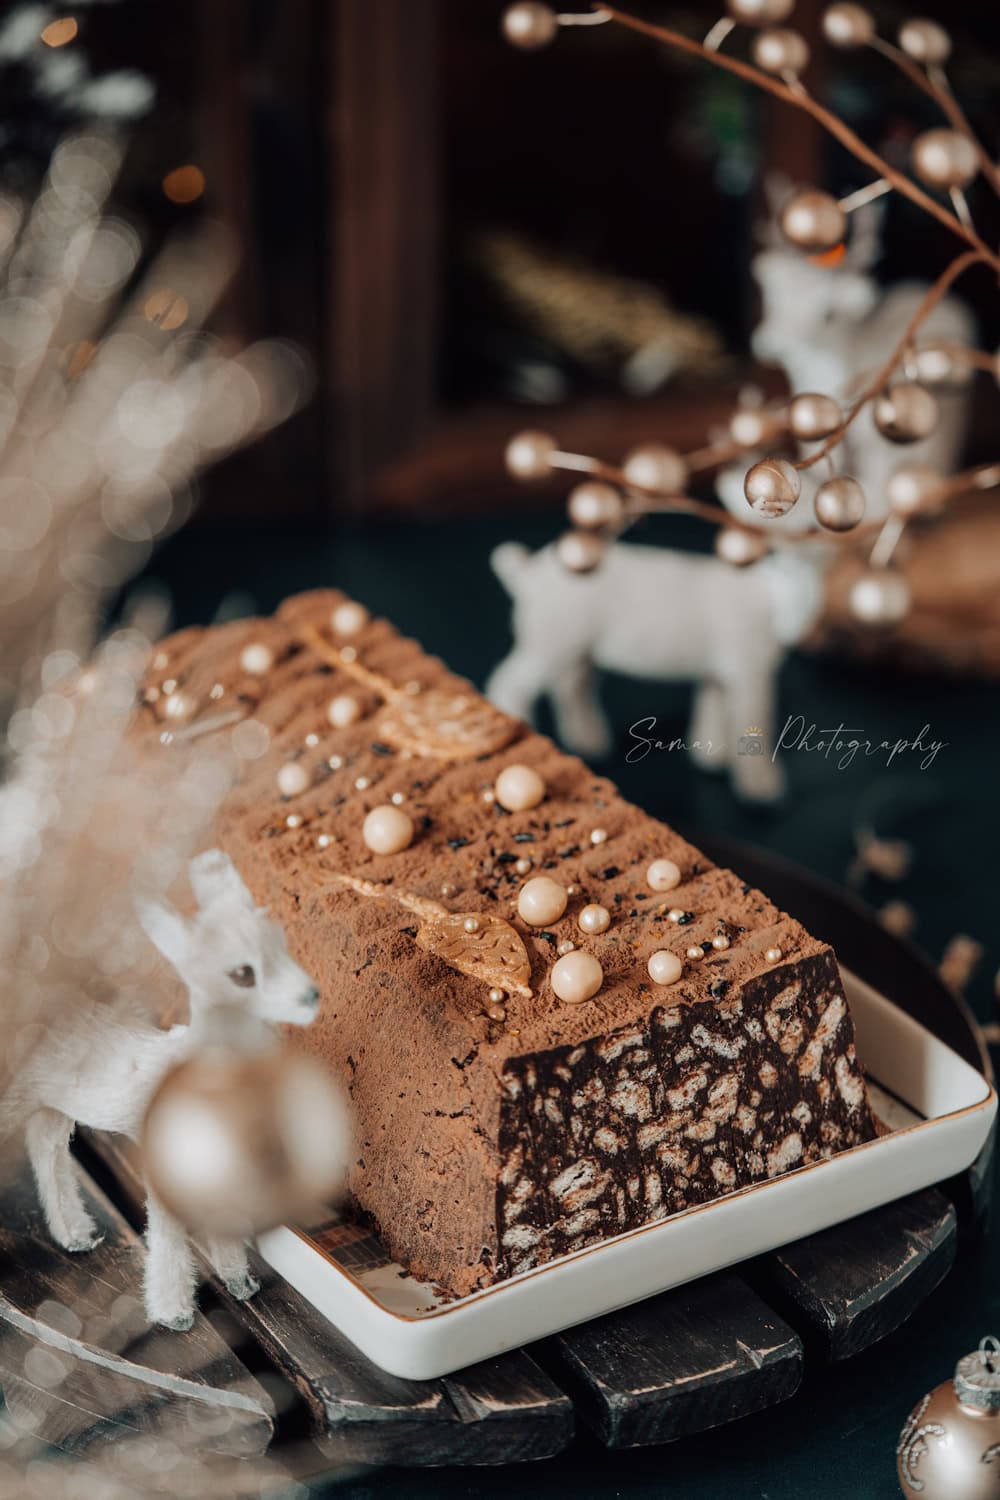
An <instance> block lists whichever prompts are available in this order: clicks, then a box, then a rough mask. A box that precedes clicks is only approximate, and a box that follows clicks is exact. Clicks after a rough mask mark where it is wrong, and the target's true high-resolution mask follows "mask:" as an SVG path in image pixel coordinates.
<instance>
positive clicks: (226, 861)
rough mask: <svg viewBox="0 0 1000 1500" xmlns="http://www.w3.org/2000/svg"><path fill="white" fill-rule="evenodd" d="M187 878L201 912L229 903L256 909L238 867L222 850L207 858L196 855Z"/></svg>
mask: <svg viewBox="0 0 1000 1500" xmlns="http://www.w3.org/2000/svg"><path fill="white" fill-rule="evenodd" d="M188 878H189V879H190V881H191V889H192V890H193V891H194V893H195V896H196V897H197V900H198V905H199V906H200V907H202V908H204V907H206V906H211V905H213V903H215V902H216V901H220V900H226V899H228V900H230V901H239V902H241V903H242V904H243V905H245V906H249V907H250V908H251V909H252V908H253V900H252V898H251V896H250V892H249V891H248V890H247V888H246V886H245V885H244V884H243V881H242V879H241V878H240V875H239V874H238V872H237V869H236V866H235V865H234V864H233V862H232V860H231V859H230V858H229V855H228V854H223V852H222V850H221V849H206V850H205V852H204V854H198V855H196V856H195V858H194V859H193V860H192V861H191V863H190V864H189V865H188Z"/></svg>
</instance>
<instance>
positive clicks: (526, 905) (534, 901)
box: [517, 875, 567, 927]
mask: <svg viewBox="0 0 1000 1500" xmlns="http://www.w3.org/2000/svg"><path fill="white" fill-rule="evenodd" d="M566 899H567V898H566V891H565V889H564V887H563V886H561V885H560V884H559V882H558V880H553V879H552V878H551V877H550V876H548V875H536V876H535V878H534V879H533V880H528V881H525V883H524V885H522V887H521V890H520V893H519V895H518V898H517V914H518V916H519V917H520V918H521V921H522V922H527V924H528V926H529V927H547V926H548V925H549V923H550V922H558V920H559V918H560V917H561V916H562V914H563V912H564V911H565V910H566Z"/></svg>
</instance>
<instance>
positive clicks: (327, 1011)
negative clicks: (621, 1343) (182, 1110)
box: [140, 590, 876, 1295]
mask: <svg viewBox="0 0 1000 1500" xmlns="http://www.w3.org/2000/svg"><path fill="white" fill-rule="evenodd" d="M178 704H180V708H178ZM141 723H142V726H143V727H142V729H141V731H140V732H143V733H145V734H146V735H147V736H148V739H149V743H150V753H154V754H155V753H166V749H165V747H164V746H163V745H162V744H161V740H162V739H163V737H164V736H166V737H169V736H170V735H171V734H176V733H181V732H182V733H185V734H190V733H200V732H204V733H206V734H216V735H228V736H231V737H232V738H233V745H234V748H235V749H236V751H237V754H238V755H240V756H241V757H242V758H241V760H240V765H241V768H242V770H241V775H240V779H239V782H238V784H237V785H236V786H235V788H234V789H233V790H232V791H231V792H230V793H229V795H228V796H227V799H226V801H225V803H224V805H223V808H222V811H221V815H220V819H219V825H218V829H217V835H218V841H219V843H220V844H221V845H222V846H223V847H224V848H226V849H227V850H228V851H229V853H231V855H232V856H233V859H234V860H235V862H236V864H237V866H238V867H239V870H240V873H241V874H242V875H243V877H244V879H245V880H246V882H247V884H248V885H249V886H250V888H251V890H252V891H253V893H254V895H255V898H256V899H257V900H258V901H260V902H262V903H265V904H267V905H268V906H269V907H270V909H271V911H272V912H273V914H274V915H275V916H276V917H277V918H278V920H280V921H281V923H282V924H283V926H284V928H285V930H286V932H287V934H288V940H289V945H290V948H291V950H292V953H293V955H294V957H295V958H296V960H297V961H298V962H300V963H301V964H303V965H304V967H305V968H306V969H307V970H308V971H309V972H310V973H311V974H312V975H313V976H314V978H315V979H316V982H317V984H318V985H319V986H320V988H321V992H322V1003H321V1010H320V1015H319V1019H318V1020H317V1021H316V1023H315V1024H314V1026H313V1027H312V1028H310V1030H309V1031H308V1032H306V1033H304V1034H300V1035H297V1036H296V1039H295V1040H296V1043H297V1044H300V1045H304V1046H307V1047H309V1048H310V1049H311V1050H313V1051H315V1052H317V1053H319V1054H320V1055H321V1056H322V1057H323V1058H324V1059H325V1060H326V1062H327V1063H328V1064H329V1066H330V1067H331V1068H333V1069H335V1070H336V1071H337V1072H338V1073H341V1074H342V1075H343V1076H344V1078H345V1079H346V1082H347V1085H348V1088H349V1090H350V1094H351V1098H352V1101H353V1107H354V1115H355V1126H356V1141H357V1155H356V1160H355V1161H354V1163H353V1165H352V1168H351V1172H350V1178H349V1185H350V1191H351V1194H352V1197H353V1201H354V1204H355V1205H356V1208H357V1211H358V1212H359V1214H361V1215H363V1216H364V1217H365V1218H366V1219H367V1220H368V1221H369V1222H371V1223H372V1224H373V1225H374V1226H375V1227H376V1228H377V1230H378V1233H379V1235H380V1236H381V1238H382V1240H383V1242H384V1244H385V1246H386V1249H387V1250H388V1252H389V1253H390V1254H391V1255H392V1256H393V1257H394V1258H395V1259H396V1260H398V1261H399V1262H401V1263H402V1264H403V1265H404V1266H406V1267H407V1268H408V1269H409V1270H410V1271H411V1272H412V1273H413V1274H415V1275H417V1276H419V1277H422V1278H424V1279H427V1280H430V1281H433V1282H435V1283H437V1284H438V1285H439V1286H440V1287H442V1288H443V1289H445V1290H446V1291H447V1292H449V1293H450V1294H452V1295H462V1294H465V1293H468V1292H470V1291H473V1290H475V1289H477V1288H480V1287H483V1286H487V1285H490V1284H491V1283H493V1282H495V1281H498V1280H500V1279H502V1278H504V1277H508V1276H511V1275H514V1274H516V1273H517V1272H520V1271H526V1270H529V1269H531V1268H532V1267H534V1266H538V1265H541V1264H544V1263H545V1262H547V1261H549V1260H552V1259H553V1258H555V1257H557V1256H560V1255H564V1254H566V1253H568V1252H571V1251H573V1250H578V1249H581V1248H583V1247H585V1246H588V1245H593V1244H595V1243H596V1242H599V1241H601V1240H603V1239H606V1238H608V1237H610V1236H612V1235H616V1234H620V1233H622V1232H624V1231H627V1230H631V1229H634V1228H637V1227H639V1226H641V1225H645V1224H648V1223H650V1222H653V1221H655V1220H657V1219H660V1218H663V1217H665V1216H667V1215H669V1214H673V1213H677V1212H679V1211H681V1210H684V1209H687V1208H691V1207H693V1206H695V1205H697V1204H700V1203H704V1202H706V1201H708V1200H710V1199H712V1198H716V1197H718V1196H720V1195H721V1194H724V1193H729V1192H733V1191H735V1190H738V1189H740V1188H746V1187H749V1186H751V1185H752V1184H754V1183H758V1182H764V1181H766V1180H768V1179H769V1178H773V1177H775V1176H777V1175H779V1174H780V1173H783V1172H788V1171H792V1170H794V1169H796V1168H801V1167H806V1166H809V1165H810V1164H812V1163H815V1162H819V1161H821V1160H823V1159H824V1158H826V1157H829V1156H831V1155H833V1154H834V1153H835V1152H837V1151H841V1150H844V1149H846V1148H848V1147H851V1146H855V1145H858V1144H860V1143H861V1142H864V1141H867V1140H870V1139H872V1138H873V1137H874V1135H875V1133H876V1128H875V1121H874V1118H873V1115H872V1112H871V1108H870V1106H869V1102H868V1096H867V1091H866V1087H865V1080H864V1073H863V1070H862V1067H861V1064H860V1062H859V1060H858V1057H857V1052H856V1047H855V1039H854V1028H853V1024H852V1021H851V1016H850V1012H849V1010H848V1007H847V1004H846V1002H845V999H844V992H843V987H842V984H841V980H840V975H839V971H838V968H837V963H836V959H835V957H834V954H833V952H832V950H831V949H830V948H829V947H828V946H827V945H826V944H825V943H822V942H820V941H818V940H817V939H816V938H813V937H811V936H810V935H809V934H808V933H807V932H806V931H805V930H804V929H803V928H802V927H801V926H800V925H799V923H798V922H796V921H794V920H793V919H792V918H791V917H789V916H786V915H785V914H784V913H782V912H780V911H778V910H777V909H776V908H775V907H774V906H773V905H772V904H771V902H769V901H768V899H767V897H766V896H764V895H762V894H761V893H760V892H759V891H756V890H753V889H751V888H750V887H749V886H747V885H745V884H743V883H742V882H741V881H740V880H739V879H738V878H737V876H735V875H734V874H732V873H731V872H730V871H728V870H724V869H720V868H719V867H717V866H715V865H713V864H712V863H711V861H709V860H708V859H706V857H705V856H704V855H703V854H701V853H699V851H698V850H697V849H696V848H694V847H693V846H692V845H690V844H688V843H687V842H686V841H685V840H684V839H682V838H681V837H680V836H679V835H678V834H676V833H675V832H673V830H671V829H670V828H668V827H667V826H665V825H664V824H663V823H659V822H657V821H655V820H654V819H652V818H650V817H648V816H646V815H645V814H644V813H642V812H640V811H639V810H638V809H637V808H635V807H632V806H630V805H629V804H628V803H626V802H625V801H623V799H622V798H621V797H620V796H619V795H618V793H617V791H616V790H615V788H614V786H613V785H612V784H611V783H610V782H609V781H607V780H605V779H603V778H601V777H598V776H595V775H594V774H593V773H592V772H591V771H590V770H588V768H587V767H586V766H585V765H584V764H583V763H582V762H581V761H579V760H576V759H574V758H572V757H570V756H568V755H564V754H562V753H561V752H560V751H559V750H558V749H557V748H556V747H555V746H554V745H553V744H552V743H551V742H550V741H549V740H547V739H545V738H544V737H542V736H541V735H538V734H535V733H534V732H533V731H532V730H531V729H529V728H528V727H527V726H526V725H523V724H521V723H519V722H517V721H515V720H512V719H509V718H507V717H506V716H504V715H502V714H500V713H499V712H498V711H497V710H496V709H494V708H492V707H491V706H490V705H489V704H487V703H486V702H485V701H484V700H483V699H482V698H481V697H479V695H478V694H477V693H476V692H475V691H474V689H473V688H471V687H470V686H469V684H468V683H466V682H463V681H462V680H461V679H459V678H456V677H454V676H452V675H451V674H450V673H449V672H448V671H447V669H446V668H445V667H444V666H443V665H442V664H441V663H440V662H438V661H436V660H434V659H432V658H429V657H428V656H426V655H425V654H424V653H423V652H422V651H421V649H420V648H419V646H417V645H416V644H415V643H414V642H412V641H410V640H407V639H405V638H403V637H402V636H400V635H398V634H397V633H396V632H395V631H394V630H393V629H392V627H391V626H389V625H388V624H387V623H386V622H385V621H382V620H375V619H371V618H370V617H369V615H368V613H367V611H366V610H364V609H363V608H362V607H361V606H360V605H358V604H356V603H354V602H353V601H350V600H347V599H345V597H344V596H343V595H342V594H339V593H337V592H335V591H333V590H329V591H321V592H315V593H311V594H304V595H299V596H297V597H295V598H293V599H290V600H288V601H287V602H286V604H285V605H284V606H282V608H281V609H280V610H279V611H278V613H277V615H276V616H275V617H274V618H273V619H270V620H247V621H239V622H236V623H233V624H228V625H224V626H217V627H213V628H211V629H208V630H204V631H199V630H188V631H184V632H182V633H180V634H178V635H176V636H173V637H171V638H170V639H168V640H166V641H164V642H163V643H162V644H161V645H160V646H159V647H158V648H157V651H156V653H155V655H154V657H153V661H152V664H151V666H150V670H149V674H148V677H147V681H146V683H145V684H144V693H143V706H142V710H141Z"/></svg>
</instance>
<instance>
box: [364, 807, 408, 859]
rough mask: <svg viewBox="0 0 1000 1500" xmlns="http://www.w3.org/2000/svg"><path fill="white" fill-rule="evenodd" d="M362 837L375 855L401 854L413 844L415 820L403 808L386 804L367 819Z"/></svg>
mask: <svg viewBox="0 0 1000 1500" xmlns="http://www.w3.org/2000/svg"><path fill="white" fill-rule="evenodd" d="M361 837H362V838H363V839H364V841H365V843H366V844H367V845H368V848H369V849H370V850H371V851H372V853H373V854H399V853H400V852H401V851H402V850H403V849H408V848H409V847H410V845H411V844H412V842H413V819H412V818H411V817H410V816H409V814H408V813H405V812H404V811H403V809H402V808H401V807H393V806H392V804H391V803H390V802H384V803H383V804H382V805H381V806H380V807H373V808H372V810H371V812H370V813H369V814H368V816H367V817H366V818H365V821H364V823H363V824H362V828H361Z"/></svg>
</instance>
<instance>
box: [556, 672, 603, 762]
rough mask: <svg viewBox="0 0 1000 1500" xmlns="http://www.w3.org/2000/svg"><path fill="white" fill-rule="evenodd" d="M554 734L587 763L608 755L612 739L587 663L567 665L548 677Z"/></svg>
mask: <svg viewBox="0 0 1000 1500" xmlns="http://www.w3.org/2000/svg"><path fill="white" fill-rule="evenodd" d="M548 688H549V697H550V698H551V700H552V712H553V714H554V715H555V721H556V733H557V734H558V736H559V738H560V740H561V741H562V743H563V744H564V745H565V746H566V747H567V749H569V750H572V751H574V752H575V753H576V754H577V755H585V756H587V757H588V759H590V760H602V759H603V758H604V757H605V756H606V755H610V754H611V749H612V746H613V744H614V736H613V735H612V733H611V726H610V725H609V724H608V721H607V719H606V718H605V716H604V711H603V709H602V708H601V705H600V701H599V699H598V696H597V687H596V683H595V680H594V669H593V667H592V666H591V664H590V662H589V661H573V662H567V663H566V664H565V665H563V666H561V667H559V668H558V670H557V671H555V672H554V673H552V674H551V675H550V677H549V683H548Z"/></svg>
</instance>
